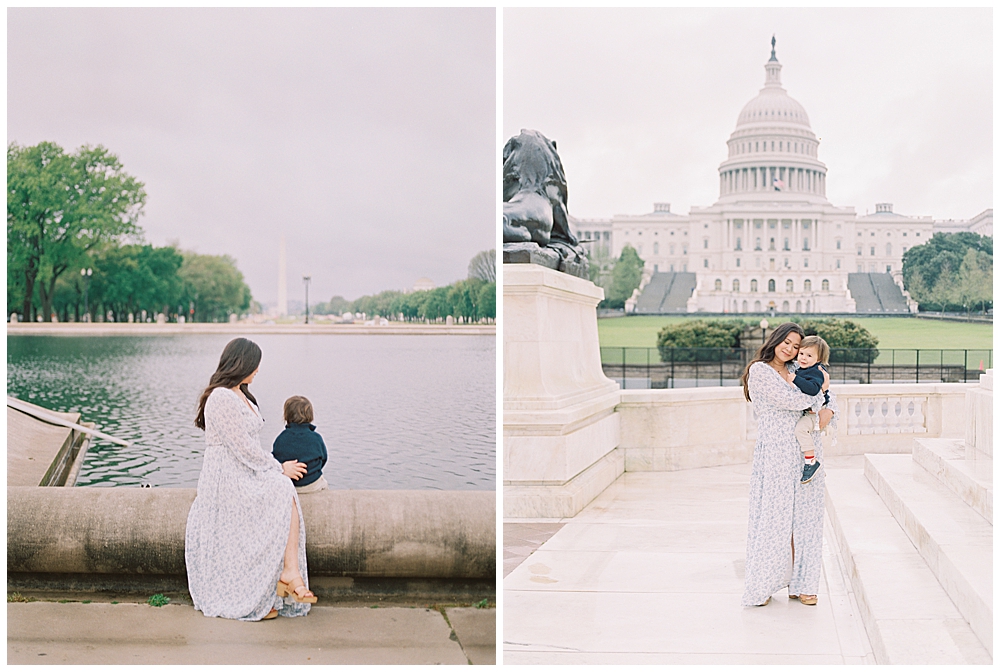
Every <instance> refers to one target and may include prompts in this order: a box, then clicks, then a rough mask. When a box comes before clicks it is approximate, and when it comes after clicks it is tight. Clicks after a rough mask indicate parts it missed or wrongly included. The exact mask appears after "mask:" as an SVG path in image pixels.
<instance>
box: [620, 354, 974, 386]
mask: <svg viewBox="0 0 1000 672" xmlns="http://www.w3.org/2000/svg"><path fill="white" fill-rule="evenodd" d="M755 352H756V348H661V349H657V348H611V347H602V348H601V364H602V365H603V367H604V375H606V376H607V377H608V378H611V379H613V380H617V381H618V382H619V383H620V384H621V385H622V387H623V388H628V389H631V388H647V389H648V388H654V389H657V388H674V387H718V386H728V385H739V384H740V376H742V375H743V370H744V369H745V368H746V365H747V362H749V361H750V359H751V358H752V357H753V355H754V353H755ZM992 367H993V350H987V349H979V350H975V349H969V350H930V349H918V350H911V349H892V350H890V349H884V348H831V349H830V378H831V381H832V382H835V383H933V382H939V383H968V382H976V381H978V380H979V374H980V373H983V372H984V371H985V370H986V369H989V368H992Z"/></svg>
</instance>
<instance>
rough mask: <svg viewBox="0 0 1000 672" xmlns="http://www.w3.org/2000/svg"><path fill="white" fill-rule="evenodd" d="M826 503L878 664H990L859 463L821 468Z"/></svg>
mask: <svg viewBox="0 0 1000 672" xmlns="http://www.w3.org/2000/svg"><path fill="white" fill-rule="evenodd" d="M906 457H909V456H906ZM826 509H827V513H828V514H829V516H830V521H831V524H832V527H833V532H834V536H835V538H836V540H837V543H838V544H839V546H840V552H841V556H842V558H843V560H844V565H845V567H846V568H847V572H848V574H849V576H850V580H851V585H852V587H853V589H854V595H855V598H856V599H857V602H858V607H859V609H860V611H861V617H862V620H863V621H864V624H865V629H866V630H867V631H868V638H869V640H870V641H871V645H872V650H873V652H874V654H875V659H876V661H877V662H878V663H880V664H925V665H926V664H987V665H988V664H992V662H993V659H992V657H991V656H990V654H989V652H988V651H987V650H986V648H985V647H984V646H983V644H982V643H981V642H980V641H979V638H978V637H976V635H975V633H974V632H973V631H972V628H970V627H969V624H968V623H967V622H966V620H965V619H964V618H963V617H962V614H961V613H959V611H958V609H956V608H955V605H954V604H953V603H952V601H951V600H950V599H949V598H948V595H947V594H946V593H945V592H944V589H943V588H942V587H941V584H940V583H938V581H937V579H936V578H935V576H934V574H933V573H932V572H931V570H930V568H928V566H927V563H926V562H924V560H923V559H922V558H921V557H920V554H919V553H917V550H916V548H914V546H913V544H912V543H910V540H909V539H908V538H907V536H906V534H905V533H904V532H903V530H902V529H901V528H900V526H899V524H898V523H897V522H896V520H895V519H894V518H893V517H892V514H891V513H890V512H889V510H888V509H887V508H886V506H885V504H884V503H883V502H882V500H881V499H879V496H878V494H877V493H876V492H875V490H874V489H873V488H872V486H871V485H870V484H869V483H868V481H867V479H866V478H865V475H864V472H863V471H862V470H861V469H830V470H828V471H827V473H826Z"/></svg>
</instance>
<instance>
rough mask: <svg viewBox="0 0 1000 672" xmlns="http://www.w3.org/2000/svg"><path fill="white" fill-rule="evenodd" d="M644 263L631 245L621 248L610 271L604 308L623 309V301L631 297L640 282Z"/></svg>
mask: <svg viewBox="0 0 1000 672" xmlns="http://www.w3.org/2000/svg"><path fill="white" fill-rule="evenodd" d="M645 263H646V262H644V261H643V260H642V259H640V258H639V253H638V252H636V251H635V248H634V247H632V246H631V245H628V244H626V245H625V247H624V248H622V253H621V255H620V256H619V257H618V261H616V262H615V267H614V269H613V270H612V271H611V287H610V289H609V290H608V293H607V295H606V297H605V299H604V304H605V307H608V308H624V307H625V300H626V299H628V298H629V297H630V296H632V292H633V291H635V289H636V288H637V287H638V286H639V282H640V281H641V280H642V267H643V266H644V265H645Z"/></svg>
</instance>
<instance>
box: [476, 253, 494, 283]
mask: <svg viewBox="0 0 1000 672" xmlns="http://www.w3.org/2000/svg"><path fill="white" fill-rule="evenodd" d="M473 278H475V279H478V280H482V281H483V282H496V281H497V251H496V250H495V249H494V250H485V251H483V252H480V253H479V254H477V255H476V256H474V257H473V258H472V261H470V262H469V279H473Z"/></svg>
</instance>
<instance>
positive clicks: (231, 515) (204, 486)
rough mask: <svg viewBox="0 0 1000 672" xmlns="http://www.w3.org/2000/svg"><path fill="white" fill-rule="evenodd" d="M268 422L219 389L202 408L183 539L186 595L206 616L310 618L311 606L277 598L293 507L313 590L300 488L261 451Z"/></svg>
mask: <svg viewBox="0 0 1000 672" xmlns="http://www.w3.org/2000/svg"><path fill="white" fill-rule="evenodd" d="M263 424H264V420H263V419H262V418H261V417H260V415H259V412H255V411H254V410H253V409H251V408H250V406H249V405H248V404H247V402H246V401H244V397H243V395H241V394H238V393H236V392H234V391H233V390H228V389H226V388H216V389H214V390H212V393H211V394H210V395H209V397H208V400H207V401H206V402H205V444H206V445H205V460H204V462H203V464H202V467H201V475H200V476H199V477H198V495H197V497H195V500H194V503H193V504H192V505H191V511H190V512H189V513H188V519H187V530H186V532H185V536H184V560H185V563H186V564H187V575H188V590H189V592H190V593H191V599H192V600H193V601H194V608H195V609H198V610H199V611H201V612H202V613H203V614H204V615H205V616H221V617H223V618H234V619H239V620H241V621H259V620H260V619H261V618H263V617H264V616H266V615H267V614H268V612H270V611H271V609H278V610H279V614H280V615H281V616H304V615H306V614H307V613H309V607H310V605H309V604H299V603H297V602H293V601H292V600H291V599H287V598H286V599H284V600H283V599H282V598H280V597H278V596H277V592H276V586H277V582H278V576H279V575H280V574H281V569H282V566H283V564H284V555H285V545H286V544H287V542H288V529H289V525H290V524H291V520H292V507H291V504H292V502H294V503H295V506H296V507H297V508H298V511H299V572H300V573H301V574H302V580H303V582H304V583H305V584H306V585H307V586H308V585H309V579H308V575H307V573H306V531H305V525H304V523H303V521H302V507H301V506H299V498H298V495H297V494H296V492H295V486H293V485H292V481H291V479H289V478H288V477H287V476H285V475H284V473H282V471H281V465H280V464H279V463H278V461H277V460H275V459H274V456H273V455H271V454H270V453H269V452H267V451H265V450H264V448H263V447H262V446H261V442H260V430H261V426H262V425H263ZM286 602H287V604H286Z"/></svg>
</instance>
